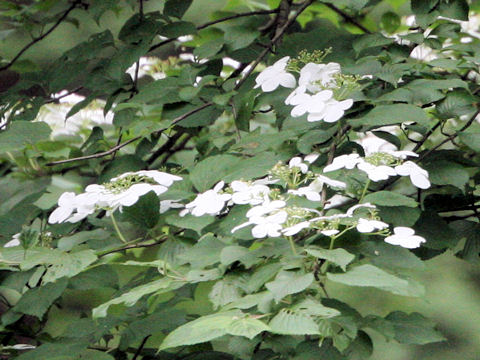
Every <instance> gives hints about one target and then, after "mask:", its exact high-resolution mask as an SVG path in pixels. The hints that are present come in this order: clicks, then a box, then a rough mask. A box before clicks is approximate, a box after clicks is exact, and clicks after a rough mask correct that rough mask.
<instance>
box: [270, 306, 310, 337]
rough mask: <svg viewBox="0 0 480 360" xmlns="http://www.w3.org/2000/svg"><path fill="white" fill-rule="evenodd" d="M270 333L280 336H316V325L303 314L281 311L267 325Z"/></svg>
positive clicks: (286, 310) (287, 310)
mask: <svg viewBox="0 0 480 360" xmlns="http://www.w3.org/2000/svg"><path fill="white" fill-rule="evenodd" d="M268 325H269V326H270V329H271V330H270V332H272V333H274V334H281V335H317V334H319V330H318V325H317V324H316V323H315V321H314V320H313V319H312V318H311V317H310V316H308V315H307V314H304V313H297V312H294V311H292V310H289V309H282V310H280V311H279V312H278V314H277V315H275V316H274V317H273V319H272V320H271V321H270V323H269V324H268Z"/></svg>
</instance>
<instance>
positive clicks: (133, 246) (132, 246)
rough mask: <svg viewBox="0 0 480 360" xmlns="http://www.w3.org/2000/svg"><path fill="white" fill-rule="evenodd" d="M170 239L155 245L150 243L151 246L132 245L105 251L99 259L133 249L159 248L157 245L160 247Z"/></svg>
mask: <svg viewBox="0 0 480 360" xmlns="http://www.w3.org/2000/svg"><path fill="white" fill-rule="evenodd" d="M167 239H168V237H163V238H161V239H159V240H157V241H155V242H153V243H149V244H131V245H126V246H123V247H121V248H118V249H113V250H108V251H105V252H104V253H101V254H99V255H98V257H99V258H101V257H103V256H106V255H109V254H113V253H116V252H121V251H125V250H131V249H141V248H149V247H152V246H157V245H160V244H161V243H163V242H164V241H165V240H167Z"/></svg>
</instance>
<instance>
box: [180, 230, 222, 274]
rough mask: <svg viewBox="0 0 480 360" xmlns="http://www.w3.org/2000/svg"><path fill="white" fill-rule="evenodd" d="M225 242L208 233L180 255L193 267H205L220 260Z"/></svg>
mask: <svg viewBox="0 0 480 360" xmlns="http://www.w3.org/2000/svg"><path fill="white" fill-rule="evenodd" d="M224 246H225V244H224V243H223V242H221V241H220V240H218V239H217V238H216V237H215V236H214V235H213V234H206V235H204V236H203V237H202V238H200V239H199V240H198V242H197V243H196V244H195V245H194V246H193V247H191V248H190V249H188V250H186V251H184V252H183V253H182V254H180V255H179V256H178V257H179V258H180V259H181V260H183V261H184V262H185V263H190V264H191V265H192V267H193V268H204V267H206V266H208V265H213V264H216V263H218V262H220V253H221V252H222V249H223V247H224Z"/></svg>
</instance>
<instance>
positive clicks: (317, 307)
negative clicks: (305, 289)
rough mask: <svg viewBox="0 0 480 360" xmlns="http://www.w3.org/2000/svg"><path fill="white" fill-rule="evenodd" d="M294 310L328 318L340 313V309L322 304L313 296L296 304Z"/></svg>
mask: <svg viewBox="0 0 480 360" xmlns="http://www.w3.org/2000/svg"><path fill="white" fill-rule="evenodd" d="M292 310H294V311H295V312H303V313H305V314H307V315H310V316H315V317H320V318H322V319H328V318H332V317H335V316H338V315H340V314H341V313H340V311H338V310H337V309H333V308H330V307H327V306H324V305H322V304H321V303H320V302H319V301H318V300H316V299H313V298H307V299H305V300H303V301H302V302H300V303H299V304H297V305H295V306H294V307H293V308H292Z"/></svg>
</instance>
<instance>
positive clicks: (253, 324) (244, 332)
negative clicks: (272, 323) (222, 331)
mask: <svg viewBox="0 0 480 360" xmlns="http://www.w3.org/2000/svg"><path fill="white" fill-rule="evenodd" d="M263 331H270V327H269V326H268V325H266V324H265V323H263V322H262V321H260V320H258V319H254V318H251V317H244V318H241V319H237V320H234V321H233V322H232V323H231V324H230V325H229V326H228V328H227V333H228V334H230V335H233V336H245V337H247V338H249V339H250V340H251V339H253V338H254V337H255V336H257V335H258V334H260V333H261V332H263Z"/></svg>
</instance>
